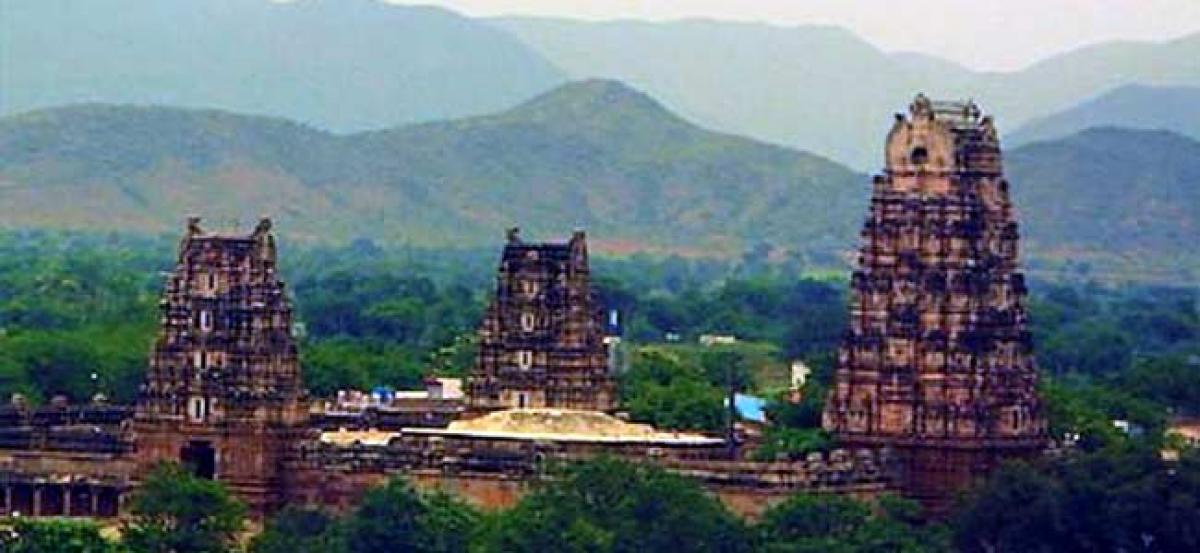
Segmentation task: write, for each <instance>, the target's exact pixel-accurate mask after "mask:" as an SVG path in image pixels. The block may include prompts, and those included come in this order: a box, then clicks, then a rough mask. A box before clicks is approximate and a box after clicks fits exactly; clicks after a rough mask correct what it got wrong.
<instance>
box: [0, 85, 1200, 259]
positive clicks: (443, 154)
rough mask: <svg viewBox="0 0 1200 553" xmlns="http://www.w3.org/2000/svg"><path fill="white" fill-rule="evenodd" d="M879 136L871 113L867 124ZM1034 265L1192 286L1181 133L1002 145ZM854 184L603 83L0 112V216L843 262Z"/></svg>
mask: <svg viewBox="0 0 1200 553" xmlns="http://www.w3.org/2000/svg"><path fill="white" fill-rule="evenodd" d="M873 126H874V128H875V129H876V132H877V133H878V134H880V135H882V133H883V132H885V131H886V127H887V120H884V121H878V122H876V123H875V124H874V125H873ZM1005 164H1006V169H1007V176H1008V178H1009V180H1010V182H1012V183H1013V191H1014V192H1013V193H1014V200H1015V202H1016V206H1017V209H1018V210H1019V213H1020V217H1021V224H1022V228H1023V232H1024V234H1025V236H1026V237H1027V241H1026V243H1025V245H1026V248H1025V251H1026V253H1025V257H1026V259H1027V261H1028V264H1029V266H1030V267H1031V268H1033V270H1034V271H1035V272H1037V271H1056V272H1060V271H1063V270H1066V271H1070V272H1082V273H1088V274H1090V275H1092V276H1100V277H1104V278H1136V279H1155V280H1171V281H1177V282H1178V281H1193V282H1194V281H1197V280H1200V271H1198V269H1200V255H1198V254H1197V252H1196V250H1195V242H1196V239H1197V237H1198V236H1200V233H1198V232H1197V229H1198V228H1200V213H1198V210H1200V187H1197V186H1196V184H1197V183H1200V143H1198V142H1197V141H1194V140H1191V139H1188V138H1186V137H1183V136H1180V135H1177V134H1173V133H1170V132H1161V131H1137V130H1128V129H1115V128H1113V129H1094V130H1088V131H1085V132H1082V133H1078V134H1074V135H1071V136H1069V137H1066V138H1064V139H1060V140H1052V141H1043V142H1035V143H1032V144H1029V145H1026V146H1022V147H1019V148H1009V149H1007V150H1006V156H1005ZM868 192H869V184H868V179H867V177H866V176H865V175H860V174H856V173H854V172H852V171H850V170H848V169H846V168H845V167H842V166H840V165H838V164H836V163H833V162H831V161H828V160H826V159H824V158H821V157H818V156H815V155H811V154H807V153H804V152H800V151H796V150H792V149H788V148H784V147H779V146H773V145H769V144H765V143H761V142H756V141H753V140H749V139H745V138H740V137H737V136H732V135H727V134H720V133H715V132H712V131H708V130H705V129H703V128H700V127H697V126H695V125H693V124H691V123H689V122H688V121H686V120H684V119H682V118H680V117H678V116H676V115H674V114H673V113H671V112H669V111H667V110H666V109H664V108H663V107H662V106H661V105H659V104H658V102H656V101H655V100H654V99H652V98H650V97H649V96H646V95H644V94H642V93H640V92H637V91H635V90H633V89H631V88H629V87H627V86H625V85H623V84H621V83H619V82H615V81H602V80H595V81H584V82H578V83H571V84H568V85H564V86H562V87H560V88H558V89H555V90H553V91H551V92H548V93H546V94H543V95H541V96H539V97H536V98H534V99H532V100H530V101H528V102H526V103H524V104H521V105H519V106H517V107H515V108H512V109H510V110H507V111H503V112H500V113H497V114H495V115H488V116H480V117H473V118H467V119H459V120H453V121H447V122H439V123H426V124H419V125H409V126H403V127H396V128H393V129H388V130H382V131H374V132H366V133H357V134H350V135H336V134H331V133H327V132H324V131H320V130H316V129H313V128H311V127H307V126H304V125H299V124H296V123H292V122H289V121H285V120H281V119H271V118H264V117H250V116H242V115H234V114H230V113H225V112H216V111H192V110H178V109H168V108H146V107H128V106H123V107H122V106H104V105H87V106H76V107H71V108H63V109H55V110H48V111H40V112H33V113H28V114H24V115H19V116H12V117H8V118H4V119H0V226H3V227H7V228H24V227H49V228H68V229H80V230H89V231H90V230H122V231H139V232H151V233H159V232H170V233H175V232H178V230H179V228H180V225H181V224H182V221H183V219H184V217H186V216H187V215H189V214H202V215H204V216H205V217H206V218H207V219H208V220H209V221H210V222H211V223H210V224H212V225H214V226H222V225H224V226H231V225H234V224H235V222H240V223H241V224H242V225H243V226H244V227H245V226H248V225H250V224H251V223H252V222H253V221H254V220H255V218H256V217H258V216H259V215H261V214H270V215H272V216H274V217H275V218H276V219H278V220H279V223H280V224H279V229H280V231H281V232H282V233H284V234H286V235H288V237H289V238H292V239H298V240H305V241H324V242H330V241H337V242H342V241H348V240H353V239H355V238H359V237H365V238H370V239H372V240H376V241H379V242H381V243H385V244H411V245H419V246H436V247H445V246H492V245H495V244H496V243H497V242H499V241H500V240H501V239H502V236H503V231H504V229H506V228H508V227H510V226H521V227H523V228H524V229H525V230H526V234H527V235H528V236H548V237H560V236H563V235H565V234H566V233H567V232H569V231H570V230H571V229H572V228H574V227H583V228H586V229H587V230H588V231H589V232H590V233H591V236H592V242H593V245H594V247H595V248H596V249H598V250H601V251H607V252H617V253H623V252H649V253H660V254H661V253H678V254H684V255H698V256H723V257H734V256H739V255H742V254H743V253H744V252H747V251H750V250H754V251H757V252H759V253H767V254H768V255H771V256H774V257H776V258H777V257H778V256H780V255H794V256H799V257H800V258H801V259H802V261H803V262H804V263H806V264H807V265H809V266H820V267H827V268H828V267H836V268H839V269H841V268H844V267H845V266H846V265H845V260H847V259H849V258H850V257H849V256H848V254H849V253H850V252H852V251H853V249H854V248H855V246H856V244H857V233H858V230H859V226H860V224H861V222H862V217H863V214H864V213H865V212H866V208H867V195H868Z"/></svg>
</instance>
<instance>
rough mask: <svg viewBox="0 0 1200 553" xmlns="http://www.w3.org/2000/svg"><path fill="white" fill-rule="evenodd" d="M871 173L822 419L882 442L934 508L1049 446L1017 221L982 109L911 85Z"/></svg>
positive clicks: (857, 438) (850, 441)
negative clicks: (881, 163) (879, 167)
mask: <svg viewBox="0 0 1200 553" xmlns="http://www.w3.org/2000/svg"><path fill="white" fill-rule="evenodd" d="M885 164H886V165H885V169H884V172H883V174H882V175H879V176H876V177H875V178H874V180H873V188H872V195H871V204H870V208H869V210H868V213H867V218H866V223H865V224H864V225H863V230H862V247H861V250H860V254H859V261H858V265H859V268H858V270H856V271H854V274H853V276H852V278H851V305H850V318H849V328H848V329H847V330H846V333H845V338H844V339H843V342H842V345H841V347H840V349H839V350H838V355H837V367H836V373H835V382H834V386H833V389H832V391H831V393H830V395H829V398H828V401H827V403H826V406H825V413H824V426H825V428H826V429H827V430H828V431H830V432H831V433H832V434H833V435H834V436H835V437H836V439H837V440H838V442H839V443H840V444H842V445H844V446H848V447H888V448H891V449H892V450H893V451H894V452H895V454H896V457H897V459H898V460H899V462H900V467H901V470H900V478H901V485H902V487H903V489H904V491H905V493H906V494H907V495H909V496H911V497H913V498H915V499H918V500H920V501H921V502H922V503H924V504H925V505H926V506H927V507H928V508H930V509H932V510H933V511H934V512H938V511H943V510H944V509H945V508H946V507H947V506H948V505H949V502H950V501H951V500H952V499H953V497H954V495H955V492H957V491H961V490H963V489H964V488H965V487H966V486H967V485H969V484H970V483H971V482H972V481H973V480H974V479H976V478H979V477H980V476H981V475H984V474H987V472H988V471H990V470H991V469H992V468H994V467H995V466H997V464H998V463H1000V462H1002V461H1003V460H1004V459H1008V458H1013V457H1029V456H1033V455H1036V454H1038V453H1039V452H1040V451H1041V450H1042V449H1044V448H1045V447H1046V446H1047V444H1048V440H1047V430H1046V422H1045V419H1044V416H1043V413H1042V407H1041V403H1040V402H1039V400H1038V396H1037V391H1036V385H1037V371H1036V369H1035V366H1034V359H1033V349H1032V344H1031V340H1030V333H1029V330H1028V328H1027V326H1028V323H1027V315H1026V311H1027V310H1026V287H1025V279H1024V277H1023V275H1022V274H1021V273H1020V272H1019V271H1018V267H1017V250H1018V248H1017V243H1018V232H1017V223H1016V219H1015V216H1014V213H1013V207H1012V204H1011V202H1010V201H1009V188H1008V182H1007V181H1005V180H1004V175H1003V171H1002V168H1001V154H1000V143H999V140H998V138H997V136H996V130H995V128H994V127H993V124H992V119H991V118H990V117H987V116H981V115H980V111H979V108H977V107H976V106H975V105H974V104H972V103H955V102H934V101H931V100H929V99H928V98H926V97H924V96H922V95H919V96H917V98H916V99H915V100H914V101H913V103H912V105H911V106H910V107H909V113H908V115H907V116H904V115H900V114H898V115H897V116H896V122H895V124H894V125H893V127H892V130H891V132H889V133H888V135H887V141H886V147H885Z"/></svg>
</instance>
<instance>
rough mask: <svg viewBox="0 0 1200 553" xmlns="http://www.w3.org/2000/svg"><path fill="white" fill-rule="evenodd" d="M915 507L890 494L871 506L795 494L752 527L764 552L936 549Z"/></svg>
mask: <svg viewBox="0 0 1200 553" xmlns="http://www.w3.org/2000/svg"><path fill="white" fill-rule="evenodd" d="M918 511H919V507H918V506H917V505H916V504H915V503H913V502H911V501H908V500H903V499H900V498H897V497H893V496H884V497H882V498H880V500H879V504H878V505H876V506H874V507H873V506H871V505H868V504H866V503H863V502H860V501H857V500H855V499H852V498H849V497H844V496H833V495H816V494H803V493H802V494H796V495H794V496H792V497H790V498H788V499H787V501H784V502H783V503H780V504H779V505H776V506H774V507H772V508H771V509H768V510H767V512H766V513H764V515H763V520H762V522H761V523H760V524H759V526H758V536H759V540H760V542H759V543H760V549H761V550H762V551H765V552H789V553H792V552H795V553H799V552H813V553H816V552H824V551H832V552H846V553H851V552H860V551H861V552H864V553H865V552H868V551H902V552H911V553H917V552H924V551H940V550H943V549H945V548H946V546H945V544H944V543H943V542H942V541H941V539H940V534H939V533H938V531H937V530H938V528H937V527H935V526H926V527H923V526H920V523H919V522H918V518H919V517H918V516H917V513H918Z"/></svg>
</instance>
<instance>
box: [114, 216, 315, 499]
mask: <svg viewBox="0 0 1200 553" xmlns="http://www.w3.org/2000/svg"><path fill="white" fill-rule="evenodd" d="M270 230H271V223H270V220H267V219H264V220H263V221H262V222H260V223H259V225H258V227H257V228H256V229H255V230H254V232H252V233H251V234H250V235H248V236H224V235H217V234H209V233H206V232H204V231H203V230H201V229H200V226H199V219H196V218H193V219H191V220H190V221H189V224H188V230H187V234H186V235H185V236H184V238H183V241H182V242H181V243H180V245H179V258H178V262H177V264H176V266H175V270H174V271H173V272H172V273H171V274H170V275H169V276H168V277H167V281H166V290H165V291H164V293H163V296H162V300H161V302H160V303H159V306H160V312H161V317H162V318H161V323H160V324H161V326H160V328H159V332H158V338H157V340H156V342H155V344H154V349H153V352H152V353H151V356H150V368H149V371H148V372H147V374H146V380H145V383H144V384H143V385H142V389H141V395H140V398H139V400H138V404H137V410H136V415H135V420H134V430H135V434H136V440H137V458H138V464H139V466H140V467H141V470H143V471H144V470H147V469H149V468H150V467H151V466H153V465H154V464H156V463H157V462H159V461H176V462H181V463H184V464H185V465H187V466H190V467H191V468H192V470H194V471H195V472H196V473H197V474H198V475H200V476H203V477H207V478H214V479H217V480H220V481H222V482H224V483H226V485H228V486H229V487H230V489H231V490H232V491H233V492H234V493H235V494H237V495H238V496H239V497H241V498H242V499H243V500H245V501H247V503H248V504H249V505H250V507H251V509H252V510H254V511H256V512H263V511H268V510H271V509H273V508H274V507H276V506H277V505H278V502H279V499H280V493H281V489H282V486H283V482H282V479H283V474H282V470H281V467H282V462H283V459H284V457H285V456H286V454H287V452H288V450H289V448H290V447H292V445H293V444H294V443H295V442H296V441H297V440H298V439H300V438H301V437H303V436H304V435H305V432H306V427H307V421H308V411H307V405H306V403H305V393H304V390H303V385H302V383H301V377H300V366H299V362H298V359H297V350H296V343H295V341H294V340H293V338H292V333H291V329H292V309H291V305H290V304H289V301H288V298H287V296H286V294H285V290H284V284H283V282H282V281H281V280H280V279H279V276H278V274H277V273H276V263H275V239H274V237H273V236H272V235H271V232H270Z"/></svg>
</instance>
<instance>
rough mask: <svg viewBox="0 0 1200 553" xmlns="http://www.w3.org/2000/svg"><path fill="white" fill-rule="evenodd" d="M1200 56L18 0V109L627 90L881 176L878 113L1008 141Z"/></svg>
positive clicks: (416, 14) (712, 24)
mask: <svg viewBox="0 0 1200 553" xmlns="http://www.w3.org/2000/svg"><path fill="white" fill-rule="evenodd" d="M914 32H919V31H914ZM1014 39H1017V38H1014ZM1197 60H1200V34H1193V35H1190V36H1186V37H1181V38H1178V39H1175V40H1170V41H1166V42H1162V43H1134V42H1107V43H1102V44H1097V45H1095V46H1091V47H1087V48H1083V49H1079V50H1076V51H1072V52H1065V53H1062V54H1060V55H1057V56H1054V57H1052V58H1049V59H1046V60H1044V61H1041V62H1039V63H1036V64H1034V65H1031V66H1030V67H1027V68H1025V69H1023V70H1020V71H1014V72H1004V73H996V72H978V71H973V70H970V69H968V68H965V67H962V66H959V65H956V64H954V63H951V62H948V61H945V60H942V59H939V58H937V57H934V56H930V55H924V54H912V53H888V52H883V51H881V50H879V49H878V48H876V47H874V46H872V45H871V44H870V43H869V42H867V41H865V40H863V39H862V38H860V37H858V36H856V35H854V34H852V33H850V32H848V31H846V30H843V29H839V28H836V27H823V26H793V27H782V26H774V25H767V24H754V23H733V22H716V21H698V20H685V21H668V22H653V23H651V22H639V21H609V22H582V21H570V20H557V19H531V18H496V19H479V18H469V17H464V16H462V15H459V14H457V13H455V12H452V11H449V10H444V9H440V8H432V7H423V6H401V5H395V4H388V3H383V2H381V1H379V0H296V1H291V2H286V3H281V2H271V1H268V0H202V1H201V0H171V1H163V0H88V1H87V2H79V1H76V0H38V1H36V2H33V1H29V2H16V1H8V2H4V4H3V17H0V83H3V86H0V114H15V113H20V112H25V111H30V110H34V109H42V108H49V107H57V106H63V105H70V104H77V103H87V102H93V103H119V104H123V103H133V104H154V105H166V106H174V107H190V108H211V109H221V110H226V111H233V112H238V113H252V114H259V115H268V116H277V117H284V118H287V119H291V120H294V121H298V122H302V123H305V124H309V125H313V126H314V127H317V128H320V129H325V130H330V131H333V132H340V133H351V132H358V131H365V130H379V129H388V128H392V127H395V126H397V125H403V124H408V123H413V122H429V121H440V120H445V119H452V118H461V117H465V116H472V115H480V114H486V113H495V112H497V111H499V110H502V109H505V108H508V107H511V106H513V105H515V104H517V103H519V102H522V101H525V100H527V99H529V98H531V97H533V96H535V95H537V94H541V93H544V92H546V91H548V90H550V89H552V88H554V87H557V86H560V85H562V84H564V83H566V82H567V81H568V80H583V79H588V78H609V79H617V80H621V81H623V82H626V83H629V84H631V85H633V86H635V87H637V88H638V89H640V90H644V91H646V92H647V93H649V94H651V95H652V96H654V97H655V98H656V99H658V100H659V101H661V102H662V103H663V104H664V105H665V106H666V107H667V108H669V109H671V110H672V111H674V112H676V113H679V114H680V115H682V116H683V117H685V118H687V119H689V120H691V121H695V122H697V123H698V124H700V125H703V126H705V127H708V128H712V129H715V130H718V131H721V132H729V133H734V134H740V135H744V136H749V137H752V138H755V139H757V140H760V141H765V142H771V143H775V144H780V145H786V146H790V147H794V148H800V149H803V150H807V151H812V152H820V153H821V154H823V155H826V156H829V157H831V158H833V159H835V160H837V161H839V162H840V163H843V164H845V165H848V166H850V167H853V168H855V169H856V170H860V171H865V170H869V169H876V168H878V158H879V149H880V148H881V145H882V140H881V138H882V137H881V136H879V134H878V133H877V132H876V131H875V129H876V125H877V124H878V121H881V120H883V119H885V118H887V117H889V116H890V115H891V112H892V111H895V110H897V109H902V108H903V107H904V106H903V105H901V103H902V102H903V101H904V100H905V99H907V98H911V97H913V96H914V95H915V93H916V92H918V91H924V92H926V93H927V94H928V95H930V96H933V97H945V98H967V97H973V98H975V99H976V100H977V101H978V102H979V103H980V104H981V105H983V107H984V109H985V110H986V111H988V112H989V113H993V114H994V115H995V116H996V118H997V121H998V123H999V125H1000V126H1001V130H1002V131H1008V130H1013V129H1017V128H1018V127H1021V126H1023V125H1025V124H1026V123H1030V122H1031V121H1034V120H1035V119H1038V118H1041V117H1047V116H1050V115H1051V114H1053V113H1056V112H1059V111H1062V110H1067V109H1070V108H1072V107H1073V106H1075V105H1077V104H1079V103H1081V102H1084V101H1086V100H1089V99H1092V98H1095V97H1096V96H1098V95H1100V94H1103V93H1105V92H1107V91H1109V90H1112V89H1114V88H1117V87H1121V86H1124V85H1129V84H1140V85H1146V86H1164V87H1165V86H1172V87H1196V86H1200V62H1198V61H1197ZM1145 109H1150V110H1155V109H1157V108H1156V105H1155V104H1153V103H1151V104H1148V105H1146V106H1145ZM1150 117H1157V118H1160V119H1161V118H1164V117H1170V115H1169V114H1162V113H1156V114H1154V115H1152V116H1150Z"/></svg>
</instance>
